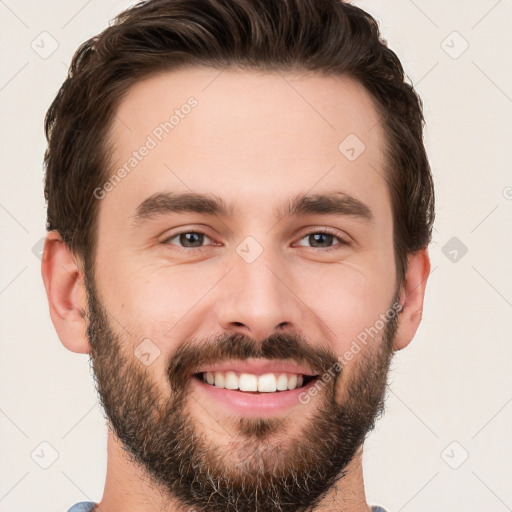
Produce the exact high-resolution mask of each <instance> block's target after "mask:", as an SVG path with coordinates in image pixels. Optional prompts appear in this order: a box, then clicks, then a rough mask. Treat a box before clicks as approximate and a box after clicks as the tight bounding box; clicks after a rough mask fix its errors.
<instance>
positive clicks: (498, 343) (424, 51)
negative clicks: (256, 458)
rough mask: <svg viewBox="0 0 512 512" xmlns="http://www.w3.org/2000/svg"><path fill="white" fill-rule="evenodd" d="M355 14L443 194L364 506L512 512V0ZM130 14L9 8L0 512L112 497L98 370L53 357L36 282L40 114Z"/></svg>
mask: <svg viewBox="0 0 512 512" xmlns="http://www.w3.org/2000/svg"><path fill="white" fill-rule="evenodd" d="M355 3H356V4H357V5H359V6H361V7H363V8H365V9H367V10H368V11H370V12H371V13H372V14H373V15H375V16H376V17H377V19H378V20H379V21H380V24H381V28H382V31H383V33H384V35H385V37H386V38H387V39H388V41H389V43H390V45H391V47H392V48H393V49H394V50H395V51H396V52H397V53H398V55H399V56H400V58H401V59H402V62H403V64H404V67H405V68H406V70H407V73H408V75H409V77H410V79H411V81H412V82H413V83H414V84H415V85H416V87H417V90H418V91H419V92H420V94H421V95H422V97H423V99H424V102H425V113H426V118H427V123H428V127H427V134H426V138H427V145H428V151H429V154H430V159H431V164H432V168H433V172H434V177H435V182H436V187H437V220H436V226H435V232H434V241H433V244H432V247H431V251H430V253H431V258H432V269H433V270H432V275H431V277H430V280H429V284H428V286H427V297H426V304H425V310H424V320H423V324H422V326H421V328H420V330H419V332H418V334H417V336H416V338H415V340H414V341H413V343H412V345H411V346H410V347H409V348H408V349H406V350H405V351H403V352H402V353H400V354H399V355H398V356H397V357H396V359H395V363H394V365H393V372H392V375H391V387H390V391H389V397H388V401H387V411H386V415H385V416H384V418H383V419H381V420H380V422H379V423H378V426H377V428H376V431H375V432H374V433H372V434H371V436H370V438H369V439H368V441H367V443H366V447H365V477H366V485H367V493H368V498H369V501H370V502H371V503H374V504H381V505H384V506H386V507H387V508H389V511H390V512H400V511H404V512H409V511H410V512H413V511H414V512H427V511H429V512H430V511H435V512H455V511H457V512H459V511H465V512H483V511H485V512H502V511H506V510H512V486H511V482H512V436H511V434H512V372H511V370H510V367H511V359H512V339H511V335H510V326H511V324H512V277H511V275H512V272H511V262H512V242H511V232H512V229H511V228H512V169H511V161H512V159H511V156H512V154H511V153H512V151H511V146H512V137H511V135H512V134H511V129H510V119H511V114H512V65H511V64H512V62H511V61H512V59H511V53H512V31H511V30H510V21H509V20H510V19H512V1H511V0H501V1H496V0H481V1H478V2H476V1H464V0H452V1H449V2H446V1H441V0H431V1H427V0H414V1H413V0H388V1H386V2H383V1H377V0H366V1H357V2H355ZM127 5H128V3H127V2H119V1H117V0H89V1H84V0H70V1H67V2H64V1H63V0H60V1H57V0H47V1H45V2H36V1H35V0H31V1H29V0H0V54H1V66H0V108H1V133H0V141H1V157H2V158H1V177H2V186H1V187H0V226H1V244H0V251H1V258H2V259H1V262H2V264H1V266H0V269H1V270H0V272H1V273H0V314H1V333H0V334H1V357H0V511H1V512H14V511H16V512H25V511H27V512H28V511H30V512H33V511H35V510H37V511H40V512H50V511H51V512H56V511H66V510H67V508H68V507H69V506H71V505H72V504H73V503H75V502H77V501H81V500H87V499H91V500H94V501H96V500H99V499H100V497H101V494H102V490H103V483H104V478H105V463H106V437H105V434H106V430H105V426H104V419H103V417H102V413H101V410H100V408H99V407H98V405H97V398H96V394H95V391H94V386H93V382H92V377H91V375H90V371H89V367H88V359H87V357H86V356H83V355H77V354H73V353H70V352H68V351H67V350H65V349H64V348H63V346H62V345H61V344H60V342H59V340H58V338H57V335H56V333H55V331H54V329H53V326H52V324H51V322H50V318H49V315H48V306H47V303H46V297H45V293H44V290H43V285H42V281H41V278H40V261H39V258H38V254H39V253H38V251H39V250H40V241H41V239H42V237H43V236H44V225H45V205H44V199H43V189H42V183H43V170H42V158H43V152H44V148H45V139H44V136H43V118H44V114H45V111H46V109H47V107H48V106H49V104H50V102H51V100H52V99H53V97H54V95H55V94H56V92H57V89H58V87H59V86H60V84H61V83H62V81H63V80H64V77H65V75H66V72H67V67H68V65H69V62H70V60H71V56H72V54H73V53H74V51H75V49H76V48H77V47H78V45H79V44H80V43H82V42H83V41H84V40H85V39H87V38H89V37H91V36H92V35H94V34H96V33H97V32H99V31H101V30H102V29H103V28H104V27H105V26H106V24H107V22H108V20H109V19H110V18H111V17H113V16H114V15H115V14H116V13H117V12H118V11H119V10H121V9H122V8H124V7H125V6H127ZM43 32H46V34H42V33H43ZM55 45H58V48H56V49H55V51H53V53H51V54H50V55H48V54H49V53H50V52H51V51H52V50H53V46H55ZM466 46H468V47H467V49H466ZM464 50H465V51H464ZM43 57H44V58H43ZM464 247H466V248H467V253H465V254H464V250H465V249H464ZM41 443H45V444H42V445H41ZM466 457H467V459H466ZM54 458H55V460H54V461H53V459H54ZM465 459H466V460H465ZM41 465H42V466H47V465H49V467H48V469H43V468H42V467H41Z"/></svg>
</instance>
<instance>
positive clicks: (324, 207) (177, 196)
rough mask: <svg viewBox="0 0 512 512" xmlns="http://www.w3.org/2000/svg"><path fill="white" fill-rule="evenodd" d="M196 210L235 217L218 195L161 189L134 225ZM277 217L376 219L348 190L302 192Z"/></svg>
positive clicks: (145, 203) (148, 200)
mask: <svg viewBox="0 0 512 512" xmlns="http://www.w3.org/2000/svg"><path fill="white" fill-rule="evenodd" d="M184 212H194V213H199V214H205V215H215V216H221V217H233V213H234V208H233V206H232V205H228V204H227V203H226V202H225V201H224V200H223V199H222V198H221V197H218V196H216V195H215V194H199V193H194V192H185V193H178V192H159V193H156V194H153V195H151V196H149V197H148V198H146V199H145V200H144V201H142V203H140V204H139V206H138V207H137V209H136V212H135V215H134V217H133V221H134V224H141V223H143V222H144V221H147V220H149V219H152V218H155V217H159V216H161V215H165V214H169V213H184ZM274 213H275V215H276V217H278V218H283V217H291V216H300V215H344V216H350V217H355V218H359V219H362V220H365V221H369V222H371V221H373V219H374V217H373V214H372V212H371V210H370V208H368V206H366V205H365V204H364V203H363V202H361V201H360V200H359V199H356V198H355V197H353V196H351V195H349V194H346V193H344V192H335V193H332V192H331V193H327V194H314V195H307V194H299V195H297V196H295V197H293V198H292V199H290V200H289V201H288V202H287V203H286V204H285V205H284V207H280V208H277V209H276V210H275V211H274Z"/></svg>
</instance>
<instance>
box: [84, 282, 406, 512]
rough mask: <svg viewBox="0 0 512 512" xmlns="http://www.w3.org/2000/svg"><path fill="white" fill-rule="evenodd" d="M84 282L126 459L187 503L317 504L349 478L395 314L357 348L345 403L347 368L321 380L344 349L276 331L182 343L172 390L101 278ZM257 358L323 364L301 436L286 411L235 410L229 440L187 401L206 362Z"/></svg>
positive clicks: (105, 394)
mask: <svg viewBox="0 0 512 512" xmlns="http://www.w3.org/2000/svg"><path fill="white" fill-rule="evenodd" d="M86 283H87V291H88V305H89V314H88V316H89V318H88V320H89V323H88V337H89V341H90V345H91V351H90V356H91V363H92V367H93V371H94V378H95V381H96V387H97V390H98V394H99V397H100V401H101V404H102V406H103V409H104V411H105V415H106V418H107V420H108V422H109V428H111V429H112V431H113V433H114V435H115V436H116V437H117V438H118V439H119V440H120V441H121V443H122V444H123V448H124V450H125V452H126V454H127V456H128V458H129V460H130V461H131V462H132V463H133V464H136V465H138V466H140V467H143V468H144V470H145V472H146V473H147V475H148V476H149V477H150V479H151V481H152V482H153V483H154V484H155V487H158V489H159V491H160V493H161V492H162V491H163V492H164V494H165V496H166V497H168V499H169V502H170V503H171V502H172V503H177V504H178V505H177V506H178V507H180V508H179V510H191V509H192V510H195V511H197V512H206V511H208V512H255V511H258V512H307V511H312V510H314V509H315V506H316V505H318V503H319V502H320V501H321V500H322V498H323V497H324V496H325V495H326V493H327V492H328V491H329V490H330V489H332V488H333V487H334V486H335V485H337V484H338V482H340V481H341V480H342V479H343V477H344V476H345V474H346V471H345V470H346V467H347V465H348V464H349V463H350V462H351V460H352V459H353V458H354V455H355V454H356V452H357V450H358V448H359V447H360V446H361V445H362V444H363V442H364V439H365V437H366V436H367V435H368V434H369V433H370V432H371V430H373V428H374V425H375V421H376V419H378V417H379V416H380V415H381V414H382V413H383V410H384V399H385V391H386V383H387V374H388V370H389V365H390V362H391V358H392V353H393V349H392V346H393V340H394V338H395V334H396V327H397V317H396V315H395V316H393V317H392V318H391V319H390V320H388V321H387V322H386V325H385V327H384V329H383V331H382V336H381V338H373V339H370V342H369V344H368V347H367V348H366V350H365V351H363V350H362V351H361V352H359V354H357V356H358V361H357V363H358V364H357V366H356V368H355V369H356V370H357V371H354V372H352V373H353V374H352V375H350V376H349V377H350V378H347V379H345V380H346V382H344V385H343V388H342V389H341V392H342V393H341V395H342V396H341V400H340V399H339V398H338V399H337V397H336V393H337V390H338V391H339V388H340V386H339V385H337V383H338V382H339V381H340V379H341V378H342V376H343V375H344V370H343V368H341V370H340V371H337V372H336V373H335V374H334V377H332V378H331V379H325V380H321V379H320V377H321V376H323V375H326V374H327V372H328V371H329V369H332V368H336V367H337V368H338V369H339V368H340V364H339V362H338V359H337V357H336V355H335V354H334V353H333V352H332V351H331V350H330V349H329V348H326V347H320V348H319V347H317V346H313V345H312V344H311V343H308V342H307V340H306V339H305V338H303V337H302V336H301V335H300V334H293V335H292V334H273V335H272V336H270V337H268V338H267V339H265V340H263V341H261V342H257V341H256V340H253V339H251V338H249V337H247V336H244V335H241V334H234V333H225V334H222V335H221V336H218V337H216V338H215V339H213V340H212V339H206V340H204V339H200V340H193V339H188V340H184V342H183V343H182V344H181V345H180V346H179V348H177V349H176V350H175V351H174V352H173V353H172V354H170V355H169V358H168V363H167V375H166V376H165V378H166V380H167V382H166V385H167V387H168V389H169V392H168V393H165V394H164V393H162V391H161V390H160V389H159V388H158V386H157V384H156V382H155V381H154V378H152V376H151V374H150V373H149V372H148V371H147V368H146V367H145V366H144V365H142V364H141V362H140V361H139V360H138V359H136V358H135V357H133V355H132V354H133V347H134V341H133V340H131V342H130V340H129V339H128V337H126V336H122V335H120V334H117V333H116V332H115V331H114V329H113V328H112V327H111V325H110V322H109V315H108V312H107V310H106V309H105V308H104V307H103V305H102V304H101V302H100V300H99V298H98V295H97V293H96V291H95V287H94V284H93V282H92V281H91V280H90V279H88V280H86ZM248 358H265V359H270V360H278V361H279V360H287V361H290V360H292V361H294V362H296V363H298V364H306V365H308V366H309V367H310V368H314V369H315V371H316V372H318V374H317V375H318V377H317V379H316V380H317V381H318V383H321V384H322V386H319V393H318V396H317V399H316V400H315V406H316V408H314V407H313V404H311V405H299V404H298V405H297V406H296V407H294V408H293V411H292V413H296V412H297V411H296V409H297V408H298V407H304V408H307V409H309V410H308V413H307V414H304V419H303V421H301V422H300V423H302V425H301V424H300V423H299V422H298V421H297V419H294V420H293V422H294V425H293V426H294V429H297V428H298V427H300V430H299V431H298V434H296V435H294V436H292V435H291V434H290V430H289V429H290V425H289V424H288V423H287V421H286V418H282V417H256V418H238V419H233V418H232V417H231V418H228V416H227V415H226V420H228V419H229V420H230V421H232V422H233V428H234V431H235V432H234V433H231V436H229V435H228V434H227V435H226V437H227V438H228V440H227V441H226V442H225V443H223V444H222V445H221V444H220V443H217V444H215V443H212V442H210V441H208V436H207V434H208V427H207V426H204V425H205V421H209V420H210V418H209V417H208V413H207V411H206V410H205V414H204V416H205V420H203V421H202V423H200V422H199V421H198V420H197V419H194V417H193V416H192V415H191V414H190V411H189V408H188V407H187V404H188V403H189V402H190V400H191V396H190V395H191V392H190V380H191V377H190V375H191V374H192V373H193V371H194V369H195V368H197V367H199V366H200V365H204V364H209V363H213V362H220V361H223V360H227V359H229V360H246V359H248ZM336 365H337V366H336ZM331 372H332V370H331ZM331 375H332V373H331ZM192 378H195V377H192ZM320 381H321V382H320ZM187 399H188V400H187ZM307 409H305V410H307ZM211 422H214V420H213V419H211ZM201 424H202V425H203V428H201ZM340 485H341V486H342V481H341V483H340ZM341 492H342V491H341Z"/></svg>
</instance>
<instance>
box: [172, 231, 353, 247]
mask: <svg viewBox="0 0 512 512" xmlns="http://www.w3.org/2000/svg"><path fill="white" fill-rule="evenodd" d="M187 233H195V234H198V235H204V236H205V237H207V238H209V239H210V240H211V238H210V237H209V236H208V235H207V234H206V233H204V232H203V231H196V230H185V231H180V232H179V233H174V234H173V235H171V236H169V237H167V238H166V239H165V240H163V241H162V243H163V244H169V245H175V246H176V247H177V248H178V249H182V250H184V251H191V250H194V251H198V252H200V251H201V250H206V249H207V246H205V245H202V246H200V247H181V246H180V245H177V244H171V243H170V240H172V239H174V238H176V237H179V236H180V235H184V234H187ZM317 234H324V235H332V236H333V237H334V238H335V239H337V240H338V242H339V243H338V244H335V245H333V246H332V247H327V248H324V249H322V248H321V247H320V248H319V247H307V246H299V247H306V248H309V249H318V250H321V251H322V252H330V251H335V250H339V249H340V248H341V247H344V246H348V245H350V243H349V242H348V240H346V239H345V238H344V237H342V236H340V235H339V234H336V233H334V232H333V231H331V230H329V229H326V228H323V229H316V230H313V231H309V232H307V233H305V234H304V235H302V236H301V237H300V238H299V241H300V240H303V239H304V238H306V237H308V236H310V235H317ZM216 245H219V244H216Z"/></svg>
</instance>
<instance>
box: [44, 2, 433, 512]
mask: <svg viewBox="0 0 512 512" xmlns="http://www.w3.org/2000/svg"><path fill="white" fill-rule="evenodd" d="M379 37H380V36H379V32H378V28H377V24H376V22H375V20H374V19H373V18H371V17H370V16H369V15H368V14H367V13H365V12H364V11H362V10H360V9H359V8H357V7H355V6H352V5H350V4H348V3H343V2H339V1H338V0H323V1H316V0H315V1H312V0H268V1H266V0H194V1H193V0H150V1H148V2H143V3H141V4H138V5H137V6H135V7H133V8H132V9H131V10H128V11H126V12H124V13H122V14H121V15H120V16H119V17H118V18H117V19H116V20H115V22H114V23H113V25H112V26H110V27H109V28H108V29H106V30H105V31H104V32H103V33H101V34H100V35H99V36H97V37H95V38H93V39H91V40H89V41H87V42H86V43H84V44H83V45H82V46H81V47H80V48H79V50H78V51H77V53H76V55H75V57H74V59H73V62H72V64H71V67H70V71H69V76H68V78H67V80H66V81H65V83H64V84H63V86H62V88H61V89H60V91H59V93H58V95H57V97H56V99H55V101H54V102H53V104H52V106H51V107H50V109H49V111H48V114H47V119H46V130H47V137H48V141H49V145H48V150H47V153H46V156H45V163H46V169H47V174H46V186H45V195H46V199H47V201H48V230H49V232H48V237H47V241H46V245H45V253H44V258H43V264H42V273H43V278H44V282H45V287H46V291H47V294H48V299H49V303H50V312H51V317H52V320H53V323H54V325H55V327H56V329H57V332H58V334H59V337H60V339H61V341H62V343H63V344H64V345H65V346H66V347H67V348H68V349H69V350H71V351H74V352H78V353H90V357H91V361H92V365H93V369H94V375H95V379H96V383H97V388H98V392H99V395H100V398H101V403H102V405H103V408H104V409H105V413H106V416H107V419H108V423H109V433H108V466H107V477H106V484H105V489H104V494H103V498H102V499H101V501H100V502H99V504H97V505H96V506H95V504H94V503H80V504H77V505H75V506H74V507H72V508H71V509H70V510H71V511H73V512H78V511H88V510H97V511H100V510H101V511H102V512H114V511H120V510H126V511H128V510H129V511H131V512H153V511H157V510H158V511H169V512H175V511H176V512H177V511H180V512H181V511H188V512H192V511H214V512H221V511H222V512H225V511H233V512H234V511H239V512H254V511H261V512H267V511H269V512H270V511H280V512H284V511H287V512H292V511H293V512H297V511H313V510H314V511H322V512H324V511H343V512H347V511H350V512H362V511H365V512H368V511H370V510H373V511H381V510H383V509H382V508H380V507H370V506H369V505H368V504H367V503H366V498H365V491H364V485H363V473H362V466H361V458H362V446H363V442H364V439H365V437H366V436H367V434H368V433H369V432H370V431H371V430H372V428H373V427H374V424H375V420H376V419H377V418H378V416H379V415H380V414H381V413H382V410H383V402H384V396H385V389H386V379H387V373H388V368H389V365H390V361H391V358H392V355H393V353H394V352H395V351H397V350H400V349H402V348H404V347H405V346H406V345H407V344H408V343H409V342H410V341H411V339H412V338H413V336H414V334H415V332H416V330H417V328H418V325H419V323H420V320H421V312H422V305H423V297H424V292H425V285H426V279H427V277H428V274H429V268H430V263H429V258H428V253H427V247H428V244H429V241H430V236H431V229H432V223H433V219H434V193H433V185H432V177H431V173H430V169H429V164H428V160H427V157H426V155H425V149H424V146H423V142H422V130H423V116H422V110H421V103H420V101H419V99H418V97H417V96H416V94H415V92H414V91H413V89H412V87H411V86H409V85H407V84H405V83H404V73H403V70H402V67H401V65H400V63H399V61H398V59H397V57H396V56H395V54H394V53H393V52H392V51H391V50H389V49H388V48H387V46H386V44H385V43H384V42H383V41H381V40H380V39H379Z"/></svg>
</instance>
